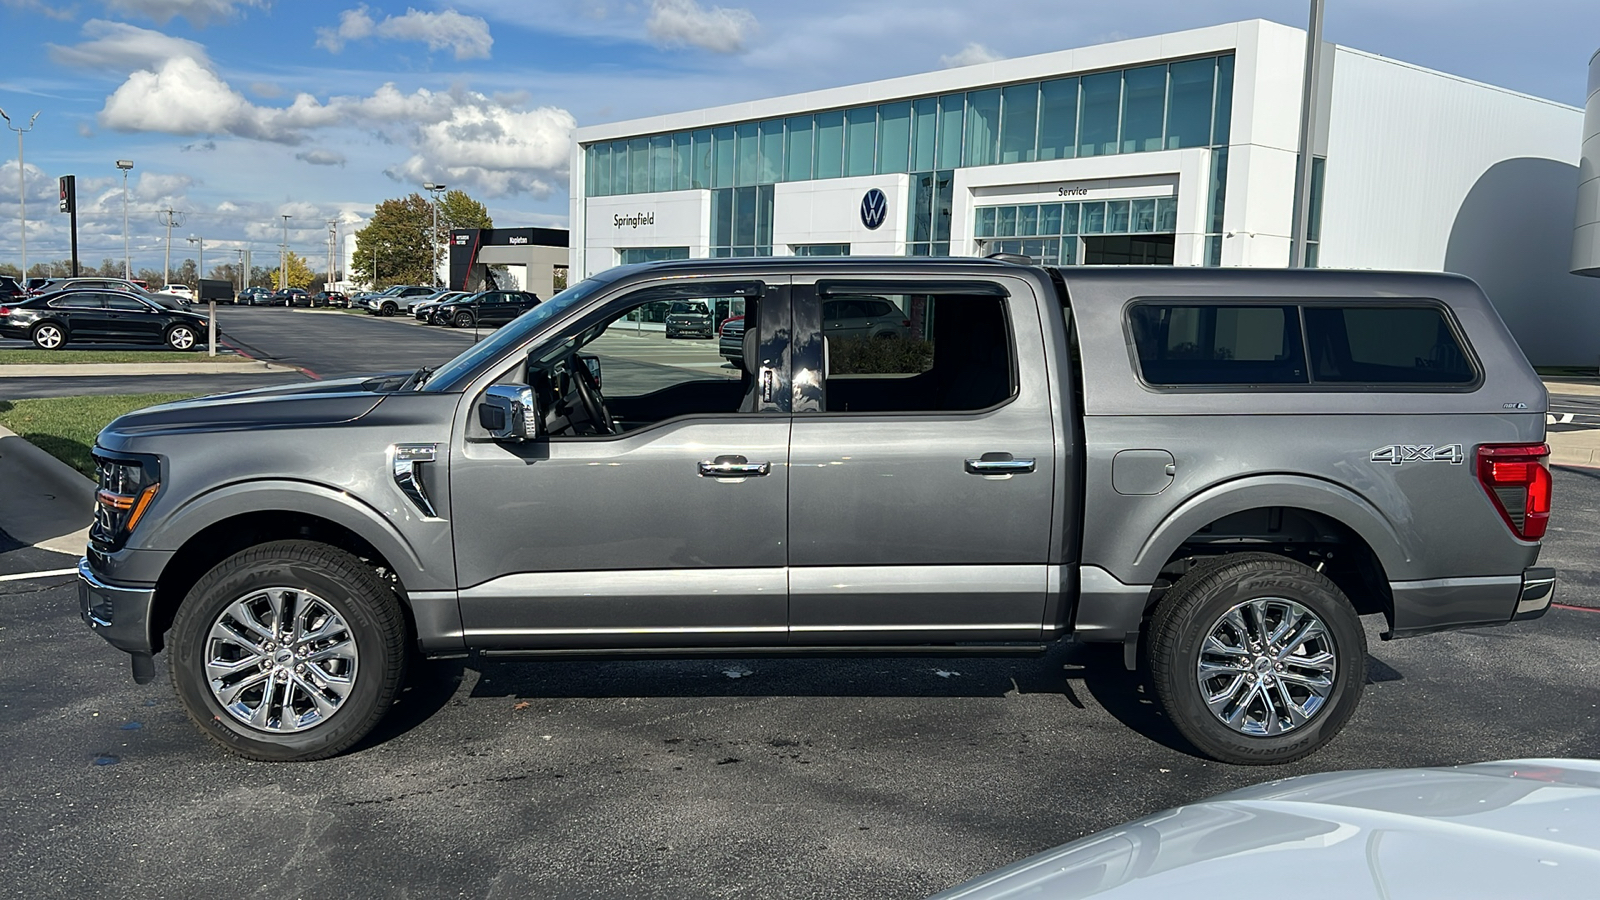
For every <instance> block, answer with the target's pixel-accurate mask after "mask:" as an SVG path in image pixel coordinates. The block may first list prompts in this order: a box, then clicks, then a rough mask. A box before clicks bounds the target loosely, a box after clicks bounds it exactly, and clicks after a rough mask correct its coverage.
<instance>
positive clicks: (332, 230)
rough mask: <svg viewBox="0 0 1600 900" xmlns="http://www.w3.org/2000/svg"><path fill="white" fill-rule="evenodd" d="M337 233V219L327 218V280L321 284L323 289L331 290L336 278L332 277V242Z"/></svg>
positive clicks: (336, 238)
mask: <svg viewBox="0 0 1600 900" xmlns="http://www.w3.org/2000/svg"><path fill="white" fill-rule="evenodd" d="M338 235H339V220H338V219H329V220H328V280H327V281H326V282H324V283H323V285H322V289H323V290H324V291H331V290H333V283H334V281H336V280H337V279H335V278H334V273H333V246H334V243H335V242H336V241H337V240H338Z"/></svg>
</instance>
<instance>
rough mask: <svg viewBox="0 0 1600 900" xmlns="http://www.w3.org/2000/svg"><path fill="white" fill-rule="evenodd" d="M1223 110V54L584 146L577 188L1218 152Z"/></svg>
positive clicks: (1228, 91)
mask: <svg viewBox="0 0 1600 900" xmlns="http://www.w3.org/2000/svg"><path fill="white" fill-rule="evenodd" d="M1232 110H1233V56H1232V55H1231V54H1229V55H1223V56H1215V57H1203V58H1200V59H1189V60H1180V61H1178V62H1173V63H1159V64H1156V65H1148V66H1138V67H1135V68H1131V69H1122V70H1113V71H1109V72H1097V73H1093V74H1089V75H1082V76H1072V77H1068V78H1057V79H1052V80H1049V81H1043V82H1027V83H1023V84H1013V85H1005V86H1000V87H994V88H985V89H981V90H974V91H969V92H966V93H954V94H944V95H941V96H937V97H916V98H908V99H905V100H897V101H892V102H888V103H884V104H881V105H877V106H861V107H854V108H851V109H847V110H845V109H836V110H829V111H826V112H820V113H816V114H815V115H800V116H792V117H789V118H787V119H768V120H765V121H761V122H736V123H732V124H726V125H721V126H718V127H716V128H710V129H701V130H698V131H694V132H679V133H676V134H663V135H645V136H643V137H637V138H631V139H629V140H623V141H614V142H610V143H607V144H591V145H588V146H586V147H585V148H584V149H585V162H586V163H587V165H588V167H589V175H588V177H587V178H586V179H585V180H584V186H585V189H586V192H587V194H588V195H589V196H594V197H601V196H608V195H614V194H631V193H643V192H646V191H665V190H685V189H689V188H701V189H705V188H710V189H720V188H729V187H746V186H752V185H758V184H773V183H776V182H781V181H806V180H811V179H826V178H842V177H846V176H859V175H871V174H885V175H886V174H895V173H899V172H906V171H910V172H912V173H917V172H930V171H939V170H946V169H952V168H955V167H957V166H987V165H996V164H1008V163H1020V162H1030V161H1033V160H1048V159H1071V158H1073V157H1075V156H1101V155H1107V154H1116V153H1144V152H1149V151H1154V150H1163V149H1165V150H1175V149H1182V148H1188V147H1223V146H1226V145H1227V143H1228V131H1229V118H1230V116H1231V115H1232ZM1220 234H1221V232H1220V231H1216V232H1208V235H1215V236H1217V237H1219V239H1220Z"/></svg>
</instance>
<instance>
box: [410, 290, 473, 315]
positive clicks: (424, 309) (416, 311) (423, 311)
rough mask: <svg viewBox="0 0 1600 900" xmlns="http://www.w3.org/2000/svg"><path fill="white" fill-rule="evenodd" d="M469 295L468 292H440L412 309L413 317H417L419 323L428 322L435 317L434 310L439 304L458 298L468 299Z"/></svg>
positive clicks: (425, 298) (426, 298)
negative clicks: (432, 316) (431, 317)
mask: <svg viewBox="0 0 1600 900" xmlns="http://www.w3.org/2000/svg"><path fill="white" fill-rule="evenodd" d="M469 293H470V292H468V291H440V292H439V293H437V294H434V295H433V296H432V297H424V298H423V299H422V302H421V303H418V304H417V305H416V306H413V307H411V315H413V316H415V317H416V319H417V321H419V322H426V321H428V318H429V316H431V315H433V311H434V309H435V308H437V307H438V306H439V304H441V303H446V302H448V301H450V300H454V299H456V298H457V297H466V296H468V295H469Z"/></svg>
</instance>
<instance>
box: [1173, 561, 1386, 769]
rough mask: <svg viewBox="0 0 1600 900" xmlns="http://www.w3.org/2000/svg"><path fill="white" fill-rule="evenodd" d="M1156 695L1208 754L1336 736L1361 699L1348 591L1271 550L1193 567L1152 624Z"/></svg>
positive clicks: (1282, 758)
mask: <svg viewBox="0 0 1600 900" xmlns="http://www.w3.org/2000/svg"><path fill="white" fill-rule="evenodd" d="M1149 653H1150V657H1149V663H1150V675H1151V679H1152V680H1153V681H1154V683H1155V689H1156V696H1157V697H1158V698H1160V701H1161V705H1162V707H1163V708H1164V709H1165V710H1166V713H1167V715H1168V717H1169V718H1170V719H1171V720H1172V723H1173V725H1175V726H1176V727H1177V729H1178V731H1179V732H1180V733H1181V734H1182V735H1183V736H1184V737H1185V738H1187V739H1188V740H1189V741H1190V742H1191V743H1192V744H1194V745H1195V747H1196V748H1197V749H1198V750H1200V751H1201V752H1202V753H1204V754H1206V755H1207V756H1210V757H1212V758H1213V759H1217V760H1220V761H1222V762H1228V763H1234V764H1237V765H1267V764H1276V763H1286V762H1290V761H1292V760H1296V759H1300V758H1301V757H1304V756H1307V755H1309V754H1311V753H1313V752H1315V751H1316V750H1317V749H1319V748H1320V747H1322V745H1324V744H1326V743H1327V742H1328V741H1330V740H1332V739H1333V737H1334V735H1336V734H1338V733H1339V730H1340V729H1341V728H1343V727H1344V724H1345V722H1346V721H1348V720H1349V718H1350V716H1351V714H1352V713H1354V712H1355V708H1356V704H1357V703H1358V702H1359V701H1360V699H1361V688H1362V685H1363V684H1364V683H1365V681H1366V656H1367V641H1366V634H1365V632H1363V631H1362V628H1361V620H1360V618H1359V617H1357V616H1356V612H1355V609H1354V607H1352V606H1351V604H1350V601H1349V600H1348V599H1347V598H1346V597H1345V595H1344V593H1343V592H1342V591H1340V590H1339V588H1338V587H1337V586H1336V585H1334V583H1333V582H1332V581H1329V580H1328V579H1327V578H1326V577H1324V576H1323V575H1322V574H1320V573H1319V572H1317V571H1316V570H1314V569H1312V568H1310V567H1308V566H1305V565H1302V564H1301V563H1298V562H1295V561H1294V560H1291V559H1287V558H1285V557H1282V556H1277V555H1274V554H1270V553H1238V554H1232V555H1229V556H1223V557H1218V558H1216V559H1212V560H1207V561H1205V562H1202V563H1200V564H1198V565H1196V566H1195V567H1194V568H1192V569H1190V570H1189V572H1188V573H1187V574H1185V575H1184V576H1183V577H1182V578H1180V579H1179V580H1178V582H1177V583H1176V584H1174V585H1173V586H1172V588H1171V589H1170V590H1169V591H1167V593H1166V595H1165V596H1164V597H1163V598H1162V599H1161V602H1160V603H1159V604H1158V605H1157V606H1156V610H1155V615H1154V616H1153V617H1152V619H1151V622H1150V641H1149Z"/></svg>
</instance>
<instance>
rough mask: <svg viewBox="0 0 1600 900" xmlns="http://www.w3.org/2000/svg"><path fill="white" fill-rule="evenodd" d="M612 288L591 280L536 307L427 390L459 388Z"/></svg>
mask: <svg viewBox="0 0 1600 900" xmlns="http://www.w3.org/2000/svg"><path fill="white" fill-rule="evenodd" d="M609 284H611V281H610V279H607V280H604V281H602V280H600V279H598V278H588V279H585V280H583V281H580V282H578V283H577V284H575V285H573V286H572V287H569V288H567V289H566V290H564V291H562V292H561V293H559V294H556V295H555V296H554V297H551V298H550V299H549V300H546V301H545V302H543V303H541V304H539V305H538V306H535V307H534V308H533V309H531V310H529V311H528V312H525V313H523V314H522V315H520V316H518V317H516V318H515V319H513V320H512V321H511V323H510V324H508V325H505V326H503V327H502V328H501V329H500V330H499V331H496V332H495V333H494V336H493V337H490V338H489V339H488V340H486V341H483V342H481V343H479V344H477V345H475V346H474V347H473V348H472V349H470V350H468V351H467V352H465V353H463V354H461V355H460V356H458V357H456V358H455V359H452V360H450V361H449V362H447V363H445V364H444V365H442V366H440V367H439V368H438V369H436V370H434V373H433V375H432V377H431V378H429V379H428V382H427V385H426V386H425V388H424V390H433V391H447V390H450V389H452V388H453V387H455V385H454V382H455V380H456V379H458V378H460V377H462V376H464V375H467V374H468V373H470V372H471V371H472V370H473V369H476V368H477V367H478V366H480V365H482V364H484V363H486V362H488V361H489V360H492V359H494V358H495V357H498V356H500V355H502V354H504V353H506V352H508V351H510V350H511V349H512V348H513V347H516V346H517V345H519V344H521V343H523V342H524V341H526V340H527V339H528V337H529V336H530V335H532V334H533V333H534V332H535V331H538V330H539V328H540V327H542V326H543V325H544V323H546V322H548V321H550V320H551V319H555V318H558V317H560V316H561V315H563V314H564V313H566V312H567V311H568V310H570V309H572V308H573V307H574V306H578V305H580V304H582V303H583V302H584V301H586V300H588V299H589V298H590V297H591V296H593V295H594V294H596V293H598V292H599V291H601V290H602V289H604V288H605V287H606V286H607V285H609Z"/></svg>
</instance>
